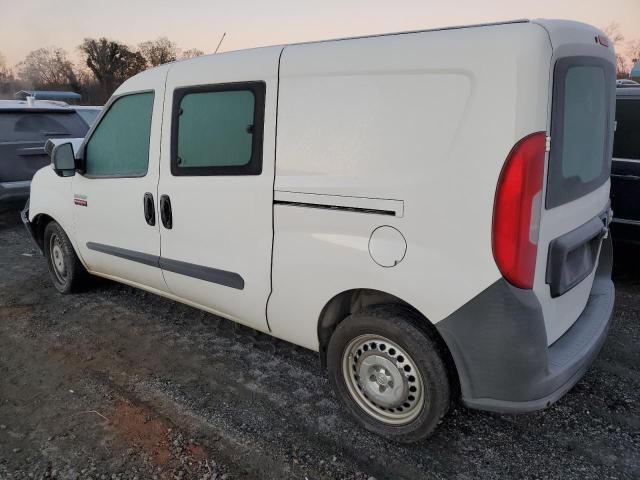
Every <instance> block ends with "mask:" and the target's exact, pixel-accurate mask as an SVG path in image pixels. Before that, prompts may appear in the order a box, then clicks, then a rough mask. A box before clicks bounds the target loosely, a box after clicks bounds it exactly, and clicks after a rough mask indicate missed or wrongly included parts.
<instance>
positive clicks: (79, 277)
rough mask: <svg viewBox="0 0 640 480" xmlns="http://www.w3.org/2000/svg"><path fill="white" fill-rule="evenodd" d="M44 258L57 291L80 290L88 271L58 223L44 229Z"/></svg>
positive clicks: (69, 291) (52, 223)
mask: <svg viewBox="0 0 640 480" xmlns="http://www.w3.org/2000/svg"><path fill="white" fill-rule="evenodd" d="M44 256H45V258H46V260H47V267H48V268H49V274H50V276H51V280H52V281H53V286H54V287H56V290H58V291H59V292H60V293H71V292H73V291H76V290H78V287H79V285H80V284H81V283H82V281H83V279H85V278H86V276H87V271H86V270H85V268H84V266H83V265H82V263H80V260H79V259H78V256H77V255H76V252H75V250H74V249H73V246H72V245H71V241H70V240H69V237H67V234H66V233H65V232H64V230H63V229H62V227H61V226H60V225H59V224H58V223H57V222H54V221H52V222H50V223H49V224H47V226H46V227H45V229H44Z"/></svg>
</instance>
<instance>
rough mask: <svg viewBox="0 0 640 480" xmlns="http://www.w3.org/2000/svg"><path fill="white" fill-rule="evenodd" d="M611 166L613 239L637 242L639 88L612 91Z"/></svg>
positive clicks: (639, 229)
mask: <svg viewBox="0 0 640 480" xmlns="http://www.w3.org/2000/svg"><path fill="white" fill-rule="evenodd" d="M616 122H617V127H616V132H615V138H614V144H613V162H612V166H611V204H612V207H613V224H612V226H611V229H612V232H613V238H614V240H620V241H626V242H633V243H640V86H638V87H635V88H630V87H626V88H618V89H617V90H616Z"/></svg>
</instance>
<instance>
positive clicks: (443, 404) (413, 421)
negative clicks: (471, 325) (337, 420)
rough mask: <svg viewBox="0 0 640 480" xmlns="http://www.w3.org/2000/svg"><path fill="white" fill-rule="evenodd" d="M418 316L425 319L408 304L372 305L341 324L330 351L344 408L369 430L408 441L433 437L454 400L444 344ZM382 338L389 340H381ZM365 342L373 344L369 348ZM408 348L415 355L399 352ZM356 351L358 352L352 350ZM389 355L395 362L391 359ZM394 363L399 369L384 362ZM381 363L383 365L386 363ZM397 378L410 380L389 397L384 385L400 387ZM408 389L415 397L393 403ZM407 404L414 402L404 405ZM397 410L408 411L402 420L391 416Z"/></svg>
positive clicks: (331, 368) (331, 367) (332, 371)
mask: <svg viewBox="0 0 640 480" xmlns="http://www.w3.org/2000/svg"><path fill="white" fill-rule="evenodd" d="M418 321H424V320H423V319H419V318H416V316H415V314H413V313H412V312H411V311H409V310H408V309H406V308H404V307H402V306H398V305H380V306H375V307H369V308H367V309H365V310H362V311H360V312H357V313H354V314H352V315H350V316H349V317H347V318H346V319H345V320H343V321H342V322H341V323H340V324H339V325H338V327H337V328H336V330H335V332H334V333H333V335H332V336H331V339H330V341H329V347H328V351H327V367H328V371H329V378H330V380H331V383H332V385H333V388H334V389H335V391H336V393H337V396H338V399H339V400H340V403H341V404H342V405H343V406H344V408H345V409H346V410H347V411H348V412H349V413H350V414H351V415H352V416H353V417H354V418H355V419H356V420H357V421H358V422H359V423H360V424H361V425H362V426H363V427H364V428H366V429H367V430H369V431H371V432H374V433H376V434H378V435H381V436H383V437H386V438H388V439H390V440H394V441H397V442H402V443H410V442H415V441H418V440H421V439H423V438H426V437H428V436H429V435H430V434H431V433H432V432H433V431H434V430H435V428H436V426H437V425H438V423H439V422H440V420H441V419H442V417H443V416H444V415H445V414H446V413H447V411H448V410H449V405H450V396H451V388H450V383H449V377H448V375H447V368H446V366H445V363H444V361H443V358H442V355H441V354H440V351H439V347H438V344H437V343H436V342H435V341H434V340H432V339H431V338H429V335H428V334H427V333H426V332H425V331H423V330H422V329H421V328H420V327H418V326H417V324H416V323H415V322H418ZM376 339H383V341H381V342H377V341H376ZM385 339H387V340H389V341H390V342H391V344H395V346H396V347H399V349H397V348H396V349H393V350H394V351H393V352H391V354H390V353H389V352H390V351H391V350H390V349H389V348H388V347H387V345H389V344H390V343H389V342H386V341H385ZM361 342H365V343H361ZM367 342H368V343H367ZM359 345H363V346H362V348H358V346H359ZM365 346H366V347H368V349H365ZM353 348H356V349H357V351H355V352H354V351H353V350H352V349H353ZM363 350H364V351H363ZM402 350H404V353H405V354H406V355H407V356H408V357H409V358H404V356H403V355H400V354H399V353H398V352H400V353H402V352H401V351H402ZM350 352H352V353H353V354H352V355H349V353H350ZM358 352H361V353H358ZM381 359H382V360H381ZM365 360H366V362H365ZM389 361H392V363H388V362H389ZM403 362H404V363H403ZM392 364H395V366H396V370H394V369H393V367H390V368H388V369H387V370H385V368H384V365H387V366H390V365H392ZM380 365H383V366H382V368H381V367H380ZM407 367H409V369H408V370H407ZM372 369H374V370H372ZM416 369H417V371H418V373H419V375H415V376H414V375H410V374H415V372H414V370H416ZM345 372H348V374H349V375H351V378H345ZM358 372H360V373H362V372H367V374H366V375H367V376H369V374H370V373H373V374H372V375H371V376H370V377H369V378H368V379H365V380H361V379H360V375H358ZM376 372H382V376H381V377H378V376H376V375H379V373H378V374H377V373H376ZM407 372H408V373H407ZM385 375H388V376H385ZM394 375H396V376H394ZM399 375H404V376H405V377H404V378H403V377H401V376H399ZM374 378H375V381H374ZM379 378H380V380H379ZM394 378H395V379H396V384H399V383H400V382H399V381H397V379H398V378H401V379H402V380H401V382H402V384H403V385H404V386H403V387H402V388H390V390H389V392H392V391H393V392H396V393H393V394H392V393H387V395H394V396H393V397H384V395H385V394H384V393H383V387H385V386H386V387H387V388H389V386H391V387H394V385H393V384H392V380H393V379H394ZM410 378H413V382H414V383H409V380H408V379H410ZM416 378H418V379H419V381H418V380H416ZM385 379H386V380H385ZM386 381H388V385H387V383H385V382H386ZM378 382H382V383H378ZM416 382H417V383H416ZM407 385H408V387H407ZM416 385H417V386H418V387H416ZM354 387H357V389H356V388H354ZM363 387H364V388H363ZM378 388H379V389H380V392H381V393H380V397H379V398H372V396H371V395H372V394H373V395H378V393H377V391H376V390H374V389H378ZM408 388H413V390H412V392H416V393H414V395H413V396H412V395H411V392H409V391H408V390H407V389H408ZM417 388H420V390H417ZM358 391H359V392H360V393H358ZM385 391H386V390H385ZM366 392H369V395H365V393H366ZM418 393H420V395H421V396H420V398H421V399H422V400H421V402H420V403H418V400H416V398H417V394H418ZM405 394H406V395H409V398H411V397H413V398H412V399H411V402H409V401H406V400H405V403H404V404H403V403H402V402H400V404H399V406H398V407H397V408H389V407H393V406H394V405H396V403H397V402H398V401H399V400H398V399H397V398H402V397H403V396H404V395H405ZM395 395H397V396H398V397H397V398H396V397H395ZM405 398H406V397H405ZM374 400H375V401H374ZM379 400H380V401H382V402H388V401H390V400H393V402H394V403H393V404H391V403H386V404H384V406H383V405H378V404H377V403H376V402H377V401H379ZM412 402H413V403H412ZM404 405H408V407H407V408H404V410H403V407H404ZM385 407H387V408H385ZM405 412H406V413H405ZM393 415H407V417H405V418H403V419H401V420H398V419H397V418H388V417H385V416H389V417H391V416H393ZM376 416H378V417H381V418H377V417H376ZM398 422H399V423H398Z"/></svg>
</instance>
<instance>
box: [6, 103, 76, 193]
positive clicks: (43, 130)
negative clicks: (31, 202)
mask: <svg viewBox="0 0 640 480" xmlns="http://www.w3.org/2000/svg"><path fill="white" fill-rule="evenodd" d="M88 129H89V127H88V126H87V123H86V122H85V121H84V120H83V119H82V118H81V117H80V115H79V114H78V113H77V112H76V111H75V109H74V108H73V107H70V106H68V105H66V104H65V103H64V102H55V101H48V100H35V99H33V98H29V99H27V100H0V203H2V204H5V203H13V202H25V201H26V200H27V198H28V197H29V186H30V184H31V178H32V177H33V175H34V173H35V172H36V171H37V170H39V169H40V168H42V167H43V166H45V165H47V164H49V163H50V162H51V159H50V158H49V156H48V155H47V154H46V153H45V151H44V145H45V142H46V141H47V140H48V139H49V138H74V137H83V136H84V135H85V134H86V133H87V131H88Z"/></svg>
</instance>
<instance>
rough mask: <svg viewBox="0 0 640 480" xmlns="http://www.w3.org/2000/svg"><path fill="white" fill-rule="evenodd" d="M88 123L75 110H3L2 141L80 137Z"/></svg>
mask: <svg viewBox="0 0 640 480" xmlns="http://www.w3.org/2000/svg"><path fill="white" fill-rule="evenodd" d="M87 130H88V129H87V125H86V124H85V123H84V122H83V121H82V119H81V118H80V117H79V116H78V115H77V114H76V113H75V112H59V113H58V112H28V111H27V112H2V111H0V141H5V142H6V141H12V142H15V141H25V142H40V141H41V142H45V141H46V140H47V139H48V138H59V137H69V138H79V137H84V136H85V134H86V133H87Z"/></svg>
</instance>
